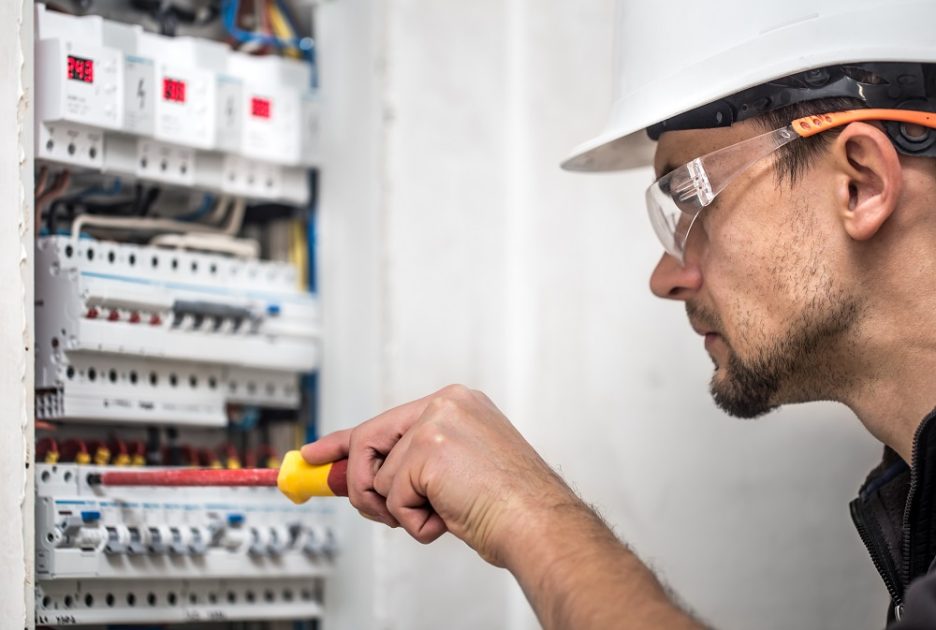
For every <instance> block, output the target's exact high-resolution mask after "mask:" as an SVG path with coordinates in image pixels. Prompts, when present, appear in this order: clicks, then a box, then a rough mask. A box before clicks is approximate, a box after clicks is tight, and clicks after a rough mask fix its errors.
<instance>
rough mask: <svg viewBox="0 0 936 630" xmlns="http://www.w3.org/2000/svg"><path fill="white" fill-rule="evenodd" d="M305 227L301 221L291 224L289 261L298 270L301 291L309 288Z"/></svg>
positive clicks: (294, 221) (296, 220) (297, 220)
mask: <svg viewBox="0 0 936 630" xmlns="http://www.w3.org/2000/svg"><path fill="white" fill-rule="evenodd" d="M305 239H306V236H305V226H304V225H303V223H302V221H301V220H300V219H295V220H293V221H292V222H290V224H289V259H290V262H292V264H293V265H295V267H296V270H297V271H298V272H299V273H298V274H297V280H298V284H299V288H300V289H307V288H308V287H309V278H308V271H309V255H308V250H307V249H306V242H305Z"/></svg>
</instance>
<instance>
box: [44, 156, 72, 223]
mask: <svg viewBox="0 0 936 630" xmlns="http://www.w3.org/2000/svg"><path fill="white" fill-rule="evenodd" d="M43 179H45V178H43ZM70 182H71V172H69V171H67V170H66V171H62V172H61V173H59V174H58V176H56V178H55V180H54V182H53V184H52V185H51V186H49V187H48V188H46V189H45V190H43V191H42V192H41V193H39V194H37V195H36V201H35V206H36V208H35V211H36V216H35V221H36V223H35V230H36V236H37V237H38V236H39V226H40V225H41V224H42V210H43V208H44V207H45V206H46V205H47V204H50V203H52V202H54V201H56V200H58V199H60V198H61V197H63V196H65V193H66V192H67V191H68V185H69V183H70ZM43 183H44V182H43ZM50 212H51V210H50Z"/></svg>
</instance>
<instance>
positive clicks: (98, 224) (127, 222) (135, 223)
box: [71, 197, 247, 246]
mask: <svg viewBox="0 0 936 630" xmlns="http://www.w3.org/2000/svg"><path fill="white" fill-rule="evenodd" d="M222 202H224V203H225V204H226V203H227V198H226V197H223V198H222V199H221V200H219V204H220V203H222ZM246 210H247V201H246V200H245V199H243V198H241V197H239V198H237V199H236V200H235V201H234V203H233V204H231V210H230V212H229V213H228V217H227V222H226V224H225V225H222V226H212V225H205V224H203V223H188V222H185V221H176V220H173V219H160V218H153V217H109V216H108V217H105V216H95V215H88V214H82V215H79V216H78V217H76V218H75V220H74V221H72V225H71V237H72V240H73V241H74V243H75V245H76V246H77V244H78V239H79V238H80V236H81V231H82V228H84V227H92V228H97V229H107V230H127V231H130V232H176V233H181V234H186V233H192V232H200V233H213V234H222V235H226V236H234V235H236V234H237V233H238V232H239V231H240V228H241V225H242V224H243V221H244V213H245V212H246Z"/></svg>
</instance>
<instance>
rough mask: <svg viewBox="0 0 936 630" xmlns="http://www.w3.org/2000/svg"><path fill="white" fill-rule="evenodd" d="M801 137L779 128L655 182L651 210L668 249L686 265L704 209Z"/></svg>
mask: <svg viewBox="0 0 936 630" xmlns="http://www.w3.org/2000/svg"><path fill="white" fill-rule="evenodd" d="M798 137H799V136H797V135H796V134H795V133H794V132H793V130H792V128H790V127H789V126H787V127H783V128H780V129H776V130H774V131H770V132H768V133H765V134H761V135H759V136H755V137H753V138H750V139H748V140H745V141H743V142H739V143H737V144H733V145H731V146H728V147H725V148H723V149H719V150H718V151H714V152H713V153H709V154H707V155H703V156H701V157H698V158H696V159H694V160H692V161H691V162H688V163H686V164H683V165H682V166H680V167H679V168H677V169H675V170H673V171H670V172H669V173H667V174H666V175H664V176H663V177H661V178H660V179H658V180H657V181H656V182H654V183H653V184H652V185H651V186H650V187H649V188H648V189H647V194H646V199H647V212H648V213H649V214H650V223H651V224H652V225H653V229H654V231H655V232H656V234H657V236H658V237H659V239H660V242H661V243H663V248H664V249H666V252H667V253H668V254H669V255H670V256H672V257H673V258H675V259H676V260H678V261H679V264H683V262H684V260H683V257H684V254H685V247H686V239H688V238H689V230H690V229H692V226H693V224H694V223H695V220H696V218H698V216H699V213H700V212H702V209H703V208H705V206H707V205H709V204H710V203H712V201H714V200H715V197H716V196H717V195H718V194H719V193H720V192H721V191H722V190H724V189H725V186H727V185H728V184H729V183H730V182H731V181H732V180H733V179H734V178H735V177H737V176H738V175H740V174H741V173H743V172H744V171H745V170H747V169H748V168H750V167H751V166H753V165H754V164H755V163H756V162H758V161H760V160H762V159H763V158H765V157H767V156H768V155H770V154H772V153H773V152H774V151H776V150H777V149H779V148H780V147H782V146H783V145H785V144H788V143H790V142H792V141H793V140H795V139H796V138H798Z"/></svg>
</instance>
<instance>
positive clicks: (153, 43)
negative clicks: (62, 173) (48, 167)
mask: <svg viewBox="0 0 936 630" xmlns="http://www.w3.org/2000/svg"><path fill="white" fill-rule="evenodd" d="M36 94H37V103H36V123H37V124H36V157H37V158H38V159H42V160H47V161H51V162H57V163H60V164H66V165H70V166H73V167H78V168H85V169H91V170H95V171H102V172H107V173H111V174H114V175H126V176H131V177H134V178H137V179H140V180H144V181H152V182H156V183H162V184H170V185H177V186H184V187H189V188H196V189H199V190H205V191H211V192H217V193H224V194H230V195H242V196H249V197H252V198H256V199H268V200H279V201H285V202H291V203H296V204H302V203H305V202H306V201H307V197H308V185H307V172H308V170H307V169H308V167H311V166H317V165H318V161H319V159H320V155H319V153H320V139H319V111H320V104H319V100H318V96H317V92H316V90H315V89H314V88H313V86H312V68H311V66H310V64H309V63H306V62H304V61H300V60H296V59H289V58H283V57H280V56H276V55H268V56H253V55H248V54H245V53H240V52H236V51H233V50H231V49H230V47H228V46H227V45H225V44H224V43H221V42H216V41H211V40H205V39H198V38H189V37H175V38H172V37H165V36H161V35H157V34H153V33H148V32H145V31H143V29H142V28H141V27H140V26H136V25H129V24H122V23H118V22H113V21H109V20H104V19H102V18H101V17H99V16H83V17H75V16H71V15H68V14H64V13H58V12H54V11H51V10H49V9H47V8H46V7H45V6H44V5H42V4H37V5H36Z"/></svg>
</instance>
